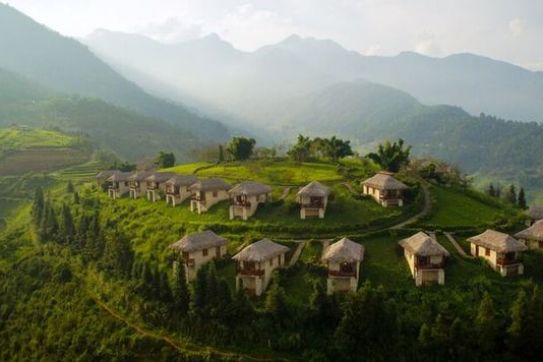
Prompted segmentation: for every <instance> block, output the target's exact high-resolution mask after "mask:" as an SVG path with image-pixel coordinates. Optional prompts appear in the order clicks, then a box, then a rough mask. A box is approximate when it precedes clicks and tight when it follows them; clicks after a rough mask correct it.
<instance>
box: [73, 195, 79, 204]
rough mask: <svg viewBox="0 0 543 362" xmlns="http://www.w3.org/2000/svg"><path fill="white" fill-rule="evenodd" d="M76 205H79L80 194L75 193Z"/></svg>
mask: <svg viewBox="0 0 543 362" xmlns="http://www.w3.org/2000/svg"><path fill="white" fill-rule="evenodd" d="M74 204H76V205H79V193H78V192H74Z"/></svg>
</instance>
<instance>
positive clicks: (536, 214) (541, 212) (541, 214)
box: [526, 206, 543, 226]
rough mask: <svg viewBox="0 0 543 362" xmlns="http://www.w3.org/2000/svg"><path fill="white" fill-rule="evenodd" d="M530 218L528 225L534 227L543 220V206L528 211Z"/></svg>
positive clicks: (533, 207)
mask: <svg viewBox="0 0 543 362" xmlns="http://www.w3.org/2000/svg"><path fill="white" fill-rule="evenodd" d="M526 215H527V216H528V220H527V224H528V226H530V225H532V224H533V223H534V222H536V221H539V220H543V206H532V207H530V209H528V211H526Z"/></svg>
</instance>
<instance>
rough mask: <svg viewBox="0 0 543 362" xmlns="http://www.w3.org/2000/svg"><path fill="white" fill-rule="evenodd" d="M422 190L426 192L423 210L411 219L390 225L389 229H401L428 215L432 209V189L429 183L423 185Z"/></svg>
mask: <svg viewBox="0 0 543 362" xmlns="http://www.w3.org/2000/svg"><path fill="white" fill-rule="evenodd" d="M422 192H423V193H424V208H423V209H422V211H421V212H419V213H418V214H417V215H414V216H412V217H410V218H409V219H407V220H405V221H402V222H401V223H399V224H396V225H394V226H391V227H389V228H388V229H392V230H395V229H401V228H403V227H404V226H407V225H410V224H413V223H415V222H417V221H419V219H420V218H421V217H423V216H426V215H427V214H428V213H429V212H430V211H431V210H432V197H431V195H430V189H429V188H428V186H427V185H424V184H423V185H422Z"/></svg>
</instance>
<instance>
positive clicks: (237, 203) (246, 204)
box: [230, 200, 251, 208]
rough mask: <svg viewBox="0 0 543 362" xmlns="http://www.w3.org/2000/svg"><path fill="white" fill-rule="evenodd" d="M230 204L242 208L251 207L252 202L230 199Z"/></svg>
mask: <svg viewBox="0 0 543 362" xmlns="http://www.w3.org/2000/svg"><path fill="white" fill-rule="evenodd" d="M230 205H232V206H235V207H242V208H250V207H251V203H250V202H249V201H237V200H230Z"/></svg>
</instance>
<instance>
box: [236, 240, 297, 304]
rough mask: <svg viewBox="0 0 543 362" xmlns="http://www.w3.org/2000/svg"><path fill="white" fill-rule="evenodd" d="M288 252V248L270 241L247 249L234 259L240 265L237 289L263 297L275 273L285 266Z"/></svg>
mask: <svg viewBox="0 0 543 362" xmlns="http://www.w3.org/2000/svg"><path fill="white" fill-rule="evenodd" d="M288 251H289V248H287V247H286V246H284V245H281V244H277V243H274V242H273V241H271V240H269V239H262V240H260V241H257V242H256V243H253V244H251V245H249V246H247V247H245V248H244V249H243V250H241V251H240V252H239V253H238V254H236V255H234V256H233V257H232V258H233V259H234V260H236V261H237V263H238V268H237V270H238V274H237V276H236V288H237V289H243V290H246V291H248V292H249V293H250V294H253V295H257V296H258V295H261V294H262V293H263V292H264V291H265V290H266V288H267V287H268V284H269V282H270V280H271V276H272V273H273V271H274V270H275V269H277V268H280V267H283V266H284V265H285V255H286V253H287V252H288Z"/></svg>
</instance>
